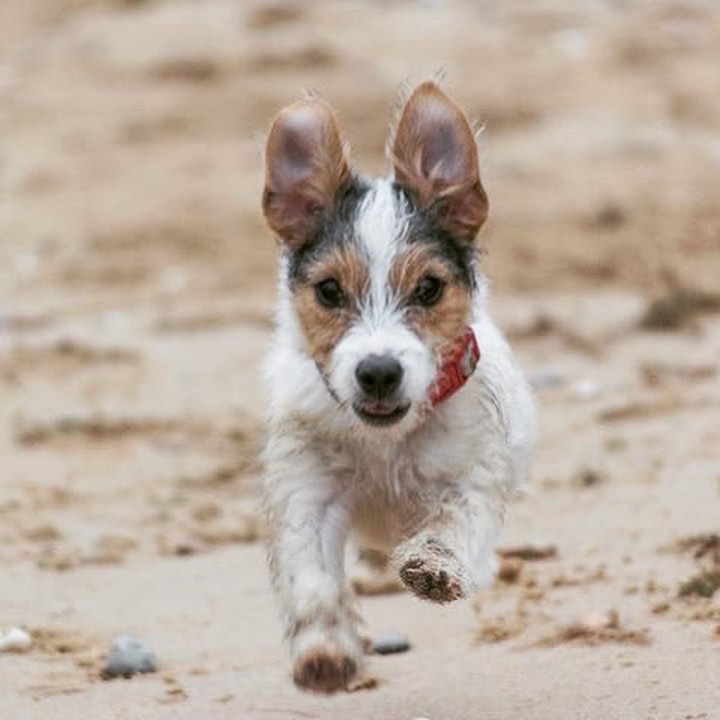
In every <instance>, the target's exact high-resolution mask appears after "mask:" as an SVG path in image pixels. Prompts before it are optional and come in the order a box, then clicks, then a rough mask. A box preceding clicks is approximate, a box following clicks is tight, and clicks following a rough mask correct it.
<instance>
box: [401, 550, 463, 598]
mask: <svg viewBox="0 0 720 720" xmlns="http://www.w3.org/2000/svg"><path fill="white" fill-rule="evenodd" d="M400 579H401V580H402V581H403V582H404V583H405V585H406V586H407V587H408V589H409V590H410V591H411V592H413V593H415V595H417V596H418V597H419V598H423V599H424V600H432V601H433V602H437V603H447V602H452V601H453V600H460V599H461V598H464V597H465V596H466V591H465V587H466V582H465V578H464V573H463V570H462V567H461V566H460V563H459V562H458V559H457V557H456V556H455V553H453V551H452V550H450V549H449V548H447V547H445V546H444V545H441V544H440V543H437V542H433V541H428V542H426V543H424V544H423V545H422V546H421V548H419V549H418V551H417V552H410V553H407V554H406V555H405V556H404V557H403V558H402V559H401V565H400Z"/></svg>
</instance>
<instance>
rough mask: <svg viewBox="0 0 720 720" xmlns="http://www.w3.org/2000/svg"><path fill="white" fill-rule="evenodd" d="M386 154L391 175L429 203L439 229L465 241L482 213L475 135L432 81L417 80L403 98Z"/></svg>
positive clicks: (470, 237)
mask: <svg viewBox="0 0 720 720" xmlns="http://www.w3.org/2000/svg"><path fill="white" fill-rule="evenodd" d="M392 155H393V163H394V166H395V180H396V181H397V182H398V183H400V185H402V186H404V187H405V188H406V189H407V190H409V191H410V192H411V193H412V194H413V195H414V196H415V197H416V198H417V200H418V202H419V203H420V206H421V207H423V208H429V209H432V211H433V212H434V213H435V214H436V216H437V218H438V221H439V223H440V225H441V226H442V227H443V228H444V229H445V230H447V231H448V232H449V233H451V234H452V235H453V236H454V237H457V238H458V239H460V240H464V241H467V242H471V241H472V240H473V239H474V237H475V235H476V234H477V231H478V230H479V229H480V227H481V226H482V224H483V223H484V222H485V220H486V218H487V214H488V201H487V196H486V195H485V191H484V190H483V187H482V185H481V184H480V172H479V169H478V155H477V146H476V144H475V136H474V135H473V132H472V129H471V128H470V124H469V123H468V121H467V118H466V117H465V115H464V114H463V111H462V110H461V109H460V108H459V107H458V106H457V105H456V104H455V103H454V102H453V101H452V100H451V99H450V98H449V97H448V96H447V95H445V93H444V92H443V91H442V90H440V88H439V87H438V86H437V85H436V84H435V83H433V82H430V81H427V82H424V83H422V84H420V85H418V87H417V88H415V90H414V92H413V93H412V95H411V96H410V98H409V100H408V101H407V103H406V104H405V107H404V108H403V111H402V115H401V116H400V122H399V123H398V127H397V132H396V134H395V141H394V143H393V149H392Z"/></svg>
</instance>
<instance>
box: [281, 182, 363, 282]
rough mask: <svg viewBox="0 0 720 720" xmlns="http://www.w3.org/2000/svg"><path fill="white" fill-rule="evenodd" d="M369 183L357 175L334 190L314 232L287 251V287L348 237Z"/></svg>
mask: <svg viewBox="0 0 720 720" xmlns="http://www.w3.org/2000/svg"><path fill="white" fill-rule="evenodd" d="M369 189H370V185H369V184H368V183H367V181H365V180H363V179H362V178H360V177H358V176H351V178H350V180H348V182H347V183H346V184H345V185H344V186H343V187H341V188H340V190H338V193H337V196H336V199H335V203H334V204H333V207H332V208H330V209H329V210H328V211H326V213H325V215H324V217H323V218H322V221H321V223H320V225H319V226H318V229H317V231H316V233H315V234H314V235H313V237H312V238H311V239H310V240H308V242H306V243H305V244H304V245H303V246H302V247H301V248H300V249H299V250H295V251H294V252H292V251H291V252H290V256H289V263H288V271H289V272H288V275H289V277H288V280H289V282H290V287H291V288H292V287H294V286H295V284H296V283H298V282H303V281H305V279H306V275H305V271H306V269H307V267H308V266H310V265H312V264H313V263H314V262H316V261H317V260H318V259H319V258H320V257H321V256H322V255H323V254H324V253H325V252H327V251H328V250H330V249H332V248H335V247H337V246H338V245H340V244H343V243H346V242H351V241H352V235H351V233H352V230H353V227H354V225H355V218H356V217H357V212H358V208H359V207H360V204H361V203H362V201H363V199H364V198H365V196H366V195H367V193H368V190H369Z"/></svg>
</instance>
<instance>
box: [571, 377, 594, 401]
mask: <svg viewBox="0 0 720 720" xmlns="http://www.w3.org/2000/svg"><path fill="white" fill-rule="evenodd" d="M570 392H571V393H572V395H573V397H575V398H577V399H578V400H593V399H595V398H596V397H599V396H600V392H601V387H600V384H599V383H597V382H596V381H595V380H591V379H589V378H586V379H584V380H578V381H577V382H574V383H573V384H572V387H571V388H570Z"/></svg>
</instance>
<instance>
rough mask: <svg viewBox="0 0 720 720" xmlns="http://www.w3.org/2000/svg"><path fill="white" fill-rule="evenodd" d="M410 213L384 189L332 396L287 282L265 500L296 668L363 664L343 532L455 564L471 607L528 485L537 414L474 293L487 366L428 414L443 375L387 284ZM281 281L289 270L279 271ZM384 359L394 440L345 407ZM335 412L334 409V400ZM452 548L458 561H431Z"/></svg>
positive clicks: (371, 218) (370, 220)
mask: <svg viewBox="0 0 720 720" xmlns="http://www.w3.org/2000/svg"><path fill="white" fill-rule="evenodd" d="M405 213H406V208H404V207H397V206H396V201H395V200H394V197H393V194H392V192H391V191H390V185H389V182H388V181H386V180H381V181H377V182H376V184H375V186H374V189H373V191H372V192H371V193H370V194H369V196H368V198H367V199H366V201H365V203H364V205H363V207H362V210H361V213H360V218H359V221H358V223H357V227H356V235H357V236H358V237H359V239H360V241H361V243H362V247H363V248H364V249H365V251H366V253H367V256H368V259H369V263H370V269H371V275H370V277H371V279H370V282H371V288H370V293H369V300H368V302H367V303H366V306H365V307H364V308H363V309H362V313H361V316H360V318H359V320H358V321H357V323H356V324H355V326H354V327H353V328H352V329H351V330H350V331H349V332H348V334H347V335H346V337H345V338H344V339H342V341H341V342H340V343H339V344H338V347H337V348H336V350H335V352H334V353H333V359H332V363H331V368H330V377H329V381H330V384H331V386H332V388H333V390H334V392H335V393H336V395H337V397H336V398H333V397H332V395H331V393H330V392H329V391H328V388H327V387H326V385H325V383H324V381H323V379H322V378H321V376H320V373H319V372H318V370H317V368H316V366H315V364H314V362H313V361H312V359H311V358H310V357H309V356H308V355H307V353H306V351H305V348H304V342H303V337H302V333H301V331H300V329H299V325H298V321H297V318H296V316H295V314H294V310H293V307H292V303H291V297H290V292H289V290H288V288H287V287H286V286H285V283H284V281H281V288H280V297H279V311H278V323H277V329H276V333H275V338H274V342H273V346H272V350H271V352H270V355H269V357H268V361H267V366H266V373H267V379H268V382H269V388H270V394H271V402H270V418H269V425H270V440H269V443H268V446H267V451H266V455H265V460H266V466H267V471H266V478H265V489H266V500H267V505H268V510H269V514H270V517H271V521H272V532H273V539H272V547H271V564H272V569H273V579H274V584H275V588H276V591H277V596H278V598H279V600H280V603H281V606H282V608H283V612H284V614H285V619H286V628H287V633H288V635H289V638H290V643H291V651H292V654H293V658H294V661H295V663H296V667H297V665H298V664H301V663H302V662H303V658H304V657H306V656H307V653H311V652H318V651H319V652H320V653H324V654H326V655H327V656H328V657H330V656H333V654H337V653H340V654H341V655H342V656H346V657H349V658H351V659H352V660H353V661H354V663H355V664H356V665H357V666H358V668H359V667H360V666H361V665H362V652H361V646H360V642H359V639H358V635H357V630H356V611H355V609H354V603H353V599H352V596H351V594H350V591H349V590H348V587H347V583H346V579H345V573H344V569H343V553H344V547H345V541H346V537H347V534H348V533H349V532H350V530H351V529H352V531H354V532H355V533H356V534H358V535H359V536H360V538H361V542H362V543H363V544H365V545H367V546H369V547H373V548H377V549H379V550H381V551H383V552H385V553H387V554H388V555H392V556H393V560H394V564H395V565H396V566H397V567H398V568H401V567H403V566H405V565H406V564H407V563H408V562H409V561H412V560H413V559H418V558H419V559H420V560H421V561H425V560H427V562H428V563H431V564H432V563H435V564H436V565H437V564H438V563H439V564H440V565H442V563H446V562H447V563H449V564H446V565H442V569H444V570H446V571H447V572H448V573H449V574H451V575H452V576H453V577H454V578H455V579H456V580H457V582H458V584H459V587H460V589H461V592H462V594H463V595H467V594H469V593H471V592H473V591H474V590H476V589H477V588H479V587H482V586H484V585H487V584H488V583H489V582H490V581H491V579H492V577H493V573H494V570H495V555H494V545H495V542H496V539H497V536H498V533H499V531H500V528H501V526H502V521H503V514H504V509H505V504H506V502H507V500H508V498H509V497H510V496H511V494H512V493H513V491H514V490H515V489H516V488H517V486H518V484H519V483H521V482H522V481H523V480H524V478H525V476H526V473H527V468H528V462H529V456H530V452H531V448H532V445H533V441H534V437H535V412H534V408H533V403H532V399H531V396H530V392H529V389H528V386H527V383H526V381H525V379H524V377H523V375H522V373H521V371H520V369H519V367H518V365H517V363H516V361H515V359H514V357H513V355H512V352H511V350H510V348H509V346H508V345H507V343H506V342H505V340H504V339H503V337H502V335H501V334H500V332H499V331H498V329H497V328H496V327H495V325H494V324H493V322H492V320H491V319H490V318H489V316H488V315H487V313H486V310H485V295H486V286H485V283H484V281H482V279H479V282H480V287H481V289H480V291H478V292H477V293H476V296H475V301H474V308H473V320H472V327H473V330H474V331H475V334H476V337H477V340H478V343H479V346H480V349H481V354H482V357H481V360H480V363H479V365H478V368H477V370H476V372H475V374H474V375H473V376H472V378H471V379H470V381H469V382H468V383H467V385H466V386H465V387H463V388H462V389H460V390H459V391H458V392H457V393H456V394H455V395H453V396H451V397H450V398H449V399H447V400H446V401H445V402H443V403H441V404H440V405H439V406H437V407H436V408H433V409H429V408H428V407H427V403H426V402H424V398H425V397H426V396H427V392H428V389H429V387H430V384H431V383H432V381H433V379H434V377H435V373H436V367H435V364H434V359H433V357H432V353H431V351H430V350H429V349H428V348H427V347H425V345H424V344H423V343H422V342H421V341H420V340H419V339H418V338H417V336H416V335H415V334H414V333H412V332H411V331H410V330H409V329H408V328H407V327H406V326H405V325H404V324H403V322H402V315H401V312H400V310H399V309H398V308H397V306H396V303H395V301H394V298H392V296H391V295H390V291H389V288H388V283H387V277H388V272H389V269H390V266H391V263H392V257H393V255H394V253H396V252H397V250H398V248H400V247H401V246H402V244H403V242H404V233H405V229H406V226H407V223H406V217H405ZM281 273H282V277H284V276H285V270H284V269H282V268H281ZM373 352H374V353H380V354H382V353H384V352H390V353H392V354H393V355H395V356H396V357H397V358H398V359H400V361H401V363H402V364H403V367H404V370H405V375H404V380H403V387H402V393H403V396H404V397H405V398H407V399H408V400H410V401H411V402H412V409H411V412H410V413H409V414H408V416H406V417H405V418H404V419H403V420H402V421H401V422H400V423H398V424H397V425H396V426H393V427H392V428H389V429H378V428H373V427H369V426H366V425H364V424H363V423H362V422H361V421H360V420H359V419H358V418H357V417H356V416H355V414H354V413H353V411H352V409H351V407H350V406H349V403H350V401H351V400H352V397H353V393H354V392H355V391H356V388H355V385H354V383H355V380H354V369H355V366H356V364H357V362H358V361H359V360H360V359H361V358H362V357H364V356H365V355H367V354H368V353H373ZM338 400H340V402H338ZM438 547H440V548H444V549H447V550H448V551H449V555H451V556H452V558H451V559H450V560H446V559H444V556H443V555H442V554H440V555H437V554H436V555H435V556H433V552H435V550H434V549H436V548H438Z"/></svg>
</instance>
